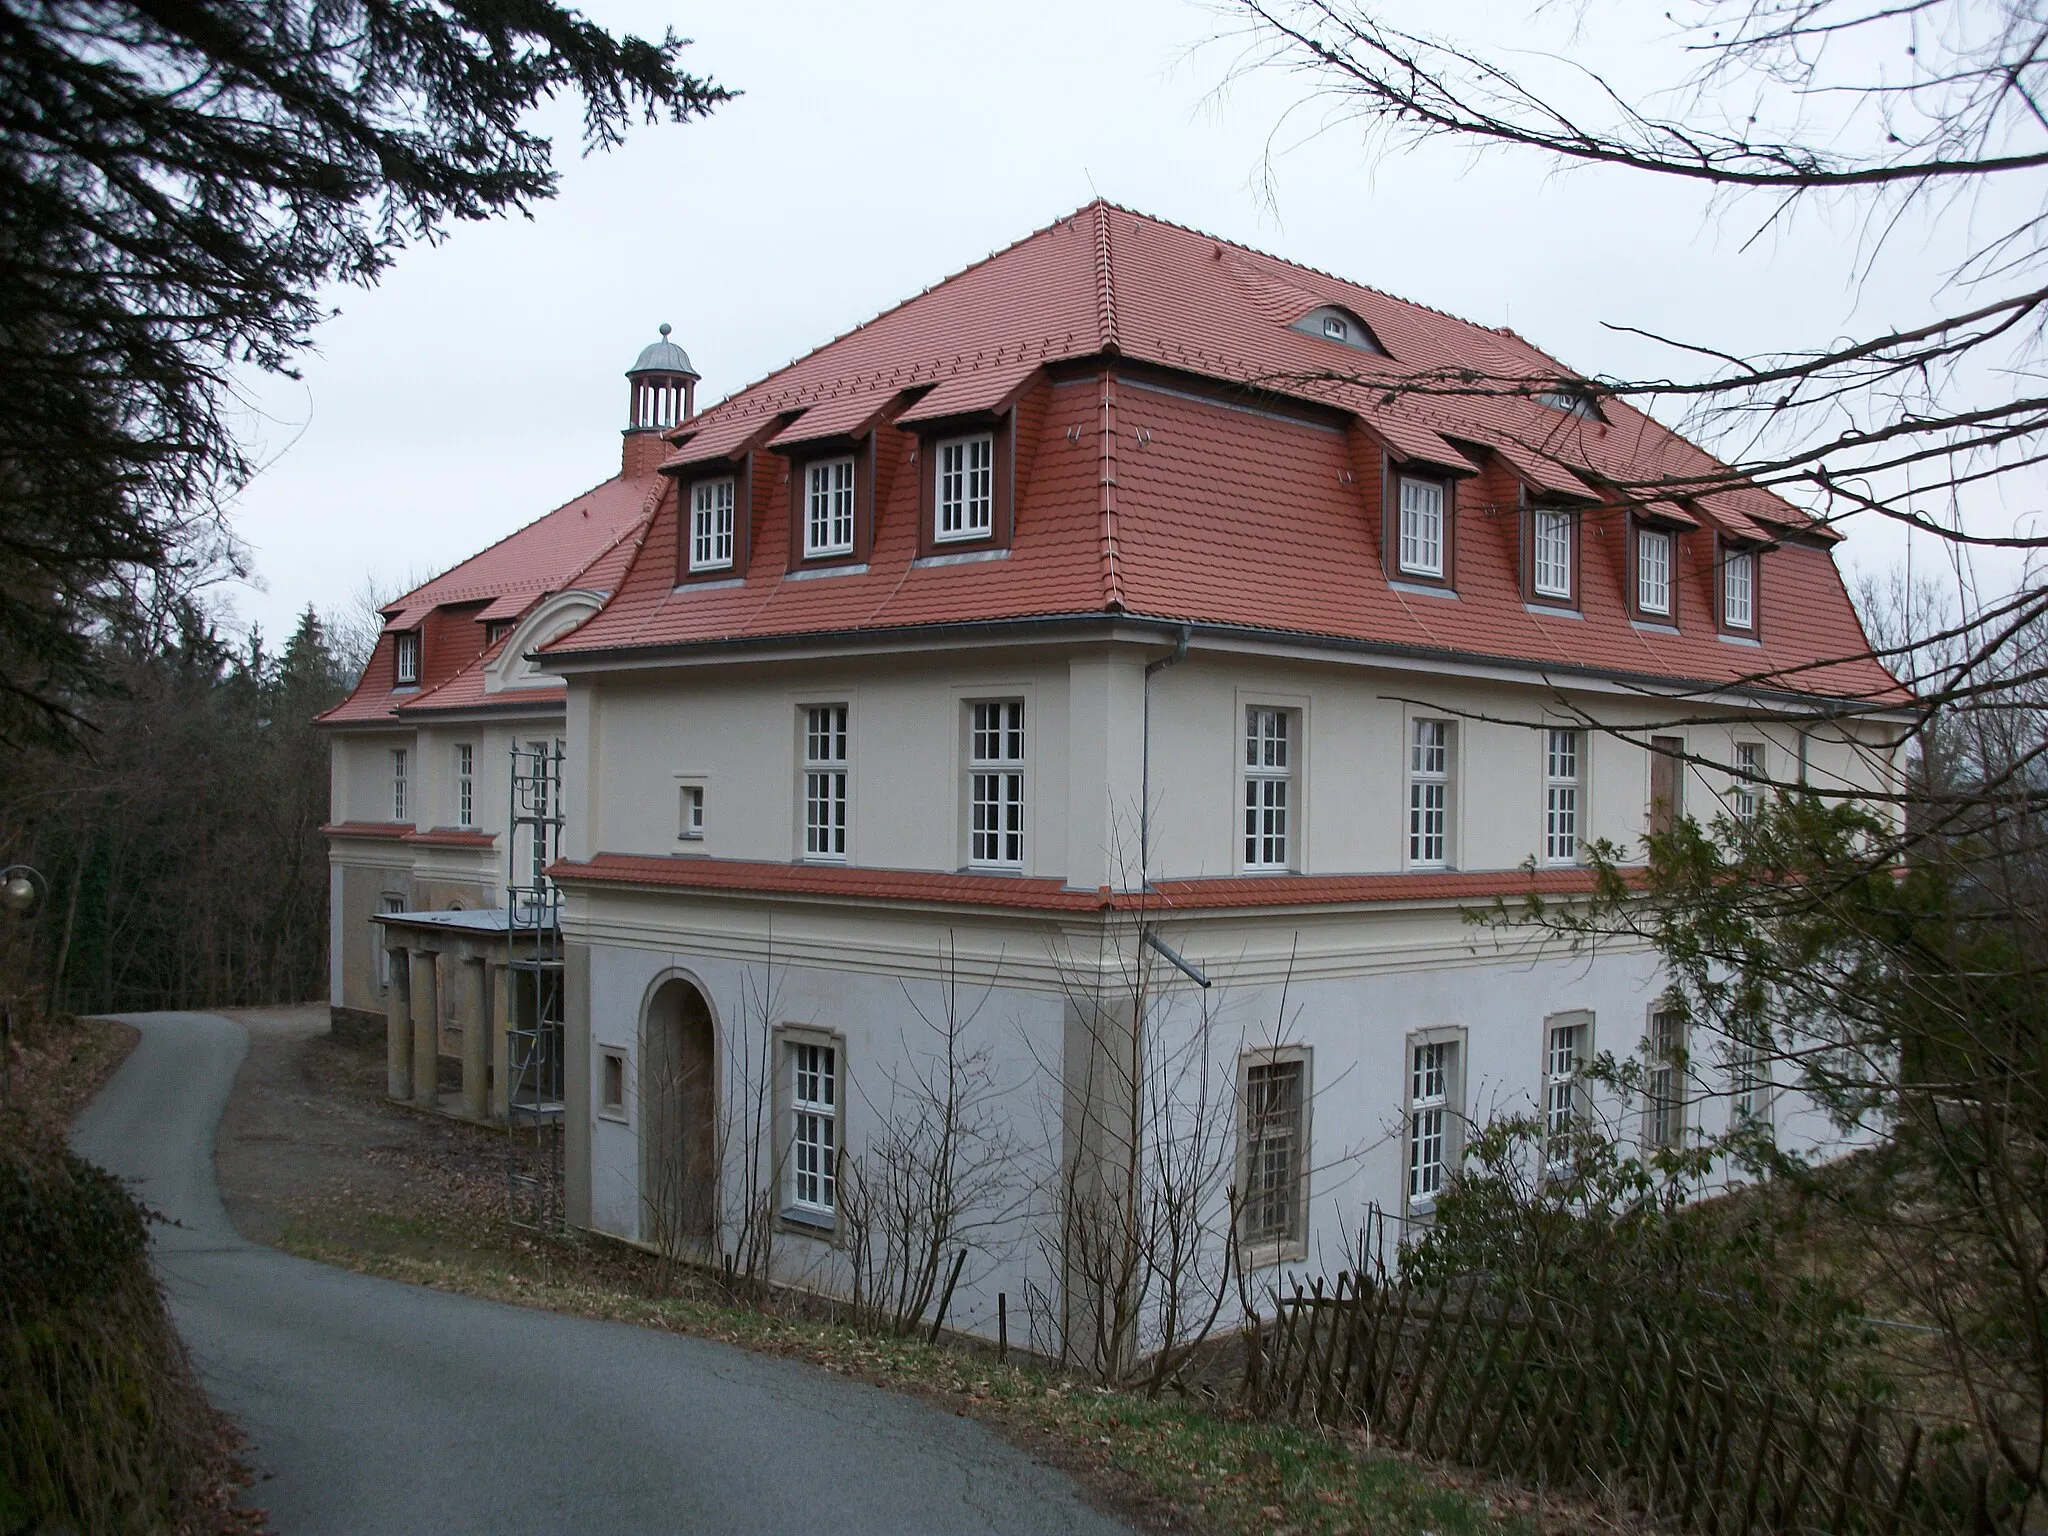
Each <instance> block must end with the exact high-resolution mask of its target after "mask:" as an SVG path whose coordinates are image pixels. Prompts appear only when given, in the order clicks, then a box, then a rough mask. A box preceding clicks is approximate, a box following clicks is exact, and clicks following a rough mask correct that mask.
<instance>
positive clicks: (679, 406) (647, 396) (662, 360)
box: [624, 321, 698, 475]
mask: <svg viewBox="0 0 2048 1536" xmlns="http://www.w3.org/2000/svg"><path fill="white" fill-rule="evenodd" d="M668 335H669V327H668V322H666V321H663V322H662V326H661V340H659V341H655V342H650V343H649V344H648V345H647V346H645V347H643V348H642V349H641V351H640V355H639V356H638V357H636V358H634V359H633V366H632V367H630V368H628V369H627V370H626V378H627V380H628V381H629V382H630V383H631V384H632V386H633V395H632V401H631V404H630V406H629V408H628V412H627V416H626V452H625V465H624V469H625V473H627V474H629V475H631V474H638V473H641V472H642V471H644V470H646V469H651V468H653V466H654V465H655V464H657V463H659V462H660V461H661V459H662V457H663V456H664V454H665V451H666V449H665V445H664V444H663V443H662V440H661V434H662V433H664V432H667V431H669V430H671V429H672V428H675V427H678V426H681V425H682V424H683V423H684V422H686V421H688V420H689V419H690V417H691V416H692V415H694V414H695V413H696V409H697V378H698V375H697V370H696V369H694V368H692V367H691V366H690V354H689V353H687V352H685V351H684V350H683V349H682V348H681V347H679V346H677V345H676V344H675V343H674V342H672V341H670V340H669V339H668Z"/></svg>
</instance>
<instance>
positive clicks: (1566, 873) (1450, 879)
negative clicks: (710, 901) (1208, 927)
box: [548, 853, 1593, 915]
mask: <svg viewBox="0 0 2048 1536" xmlns="http://www.w3.org/2000/svg"><path fill="white" fill-rule="evenodd" d="M548 873H549V875H550V876H551V877H553V878H554V879H556V880H559V881H561V882H562V883H563V884H565V885H628V886H634V885H637V886H651V887H658V888H660V889H663V890H691V891H716V892H724V893H728V894H743V895H756V896H817V897H824V898H828V899H836V900H845V901H901V902H928V903H937V904H944V905H948V906H974V907H997V908H1005V909H1011V910H1023V911H1032V912H1070V913H1071V912H1109V911H1117V912H1137V911H1150V912H1152V913H1154V914H1161V915H1163V914H1166V913H1170V912H1195V911H1223V910H1239V909H1249V908H1255V907H1302V906H1356V905H1362V904H1370V903H1374V902H1397V901H1398V902H1418V901H1458V902H1466V901H1492V900H1493V899H1494V898H1495V897H1497V896H1501V897H1514V896H1525V895H1528V894H1530V893H1531V892H1534V893H1537V894H1541V895H1546V896H1569V895H1581V894H1585V893H1588V892H1590V891H1591V890H1592V889H1593V877H1592V874H1591V872H1590V871H1587V870H1581V869H1553V870H1542V871H1538V872H1533V873H1532V872H1531V871H1528V870H1523V869H1511V870H1492V871H1480V872H1473V871H1466V870H1459V871H1446V872H1442V873H1437V874H1399V875H1257V876H1223V877H1219V878H1214V879H1198V880H1162V881H1160V882H1159V883H1158V884H1157V885H1156V886H1155V887H1154V888H1153V889H1152V891H1151V892H1149V893H1146V892H1139V891H1110V890H1107V889H1104V890H1100V891H1082V890H1074V889H1072V888H1070V887H1068V886H1066V885H1063V884H1062V883H1061V882H1060V881H1058V880H1056V879H1040V878H1032V877H1024V878H1020V877H1018V876H1015V875H974V874H953V873H930V872H926V871H921V870H909V869H855V868H849V867H847V866H844V865H836V866H835V865H820V864H771V863H764V862H755V861H752V860H745V859H707V858H694V857H692V858H685V857H664V856H660V855H651V854H626V853H600V854H598V855H597V856H596V857H595V858H591V859H587V860H564V861H562V862H559V863H556V864H554V865H552V866H550V867H549V870H548Z"/></svg>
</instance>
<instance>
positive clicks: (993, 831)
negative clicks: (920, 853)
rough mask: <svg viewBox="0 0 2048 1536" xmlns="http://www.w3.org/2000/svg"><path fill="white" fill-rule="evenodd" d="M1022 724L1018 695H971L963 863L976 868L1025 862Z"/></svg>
mask: <svg viewBox="0 0 2048 1536" xmlns="http://www.w3.org/2000/svg"><path fill="white" fill-rule="evenodd" d="M1025 724H1026V715H1025V712H1024V700H1022V699H976V700H973V701H971V702H970V703H969V704H968V706H967V862H968V864H969V865H970V866H971V867H973V868H975V869H1016V870H1021V869H1022V868H1023V867H1024V833H1025V827H1026V811H1025V796H1026V794H1027V793H1028V791H1029V787H1030V786H1029V781H1028V780H1027V778H1026V774H1027V773H1028V772H1029V766H1030V765H1029V762H1028V758H1029V755H1030V743H1029V742H1028V741H1027V740H1026V738H1025V735H1024V729H1025ZM1012 754H1014V755H1012Z"/></svg>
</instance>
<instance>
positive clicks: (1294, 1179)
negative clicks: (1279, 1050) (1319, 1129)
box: [1240, 1059, 1308, 1246]
mask: <svg viewBox="0 0 2048 1536" xmlns="http://www.w3.org/2000/svg"><path fill="white" fill-rule="evenodd" d="M1307 1065H1308V1064H1307V1063H1306V1062H1305V1061H1302V1060H1299V1059H1294V1060H1284V1061H1271V1060H1266V1061H1257V1062H1254V1063H1252V1064H1250V1065H1248V1066H1247V1067H1246V1068H1245V1073H1244V1191H1245V1197H1244V1212H1243V1216H1242V1218H1241V1221H1240V1232H1241V1235H1242V1238H1243V1240H1244V1241H1245V1242H1247V1243H1277V1244H1281V1245H1282V1246H1286V1245H1291V1244H1295V1243H1299V1242H1301V1241H1302V1240H1303V1238H1304V1236H1305V1234H1304V1232H1303V1230H1302V1228H1303V1221H1302V1216H1303V1211H1302V1205H1303V1200H1302V1189H1303V1185H1304V1183H1305V1174H1306V1169H1305V1168H1304V1166H1303V1164H1304V1158H1303V1155H1302V1154H1303V1150H1304V1149H1303V1139H1304V1138H1303V1135H1302V1130H1303V1107H1304V1103H1305V1100H1306V1095H1305V1094H1304V1093H1303V1091H1302V1088H1303V1078H1304V1077H1305V1075H1306V1069H1307Z"/></svg>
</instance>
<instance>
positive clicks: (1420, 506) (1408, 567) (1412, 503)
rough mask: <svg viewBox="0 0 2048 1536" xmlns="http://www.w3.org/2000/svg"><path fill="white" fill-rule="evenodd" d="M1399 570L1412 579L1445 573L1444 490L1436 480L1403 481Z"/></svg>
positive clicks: (1405, 478)
mask: <svg viewBox="0 0 2048 1536" xmlns="http://www.w3.org/2000/svg"><path fill="white" fill-rule="evenodd" d="M1400 568H1401V570H1402V571H1403V572H1405V573H1406V574H1408V575H1411V576H1441V575H1443V573H1444V488H1443V486H1442V485H1440V484H1438V483H1437V482H1436V481H1434V480H1411V479H1408V478H1407V477H1406V476H1403V477H1402V480H1401V558H1400Z"/></svg>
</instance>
